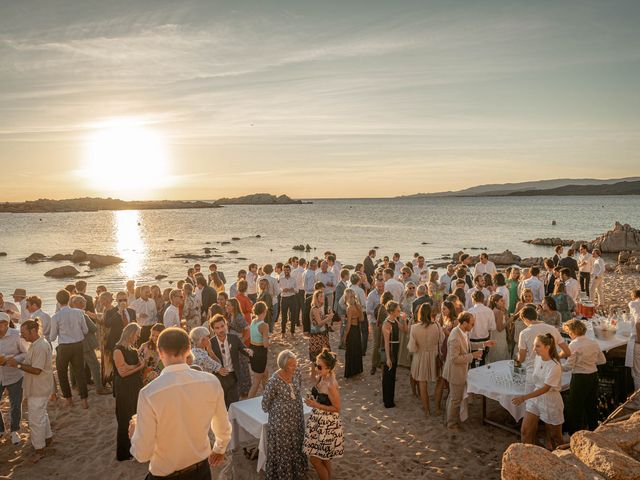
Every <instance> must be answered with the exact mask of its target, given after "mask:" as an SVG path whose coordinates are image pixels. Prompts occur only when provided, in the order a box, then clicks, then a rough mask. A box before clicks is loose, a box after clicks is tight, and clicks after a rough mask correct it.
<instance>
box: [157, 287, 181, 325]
mask: <svg viewBox="0 0 640 480" xmlns="http://www.w3.org/2000/svg"><path fill="white" fill-rule="evenodd" d="M169 301H170V302H171V305H169V306H168V307H167V309H166V310H165V311H164V316H163V317H162V323H164V326H165V327H167V328H169V327H180V323H181V322H180V305H182V302H183V301H184V295H183V294H182V290H178V289H177V288H175V289H173V290H171V293H170V294H169Z"/></svg>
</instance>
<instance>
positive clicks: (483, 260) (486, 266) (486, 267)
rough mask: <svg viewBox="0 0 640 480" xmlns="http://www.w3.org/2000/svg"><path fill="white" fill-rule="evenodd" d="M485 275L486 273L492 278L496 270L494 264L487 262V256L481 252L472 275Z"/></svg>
mask: <svg viewBox="0 0 640 480" xmlns="http://www.w3.org/2000/svg"><path fill="white" fill-rule="evenodd" d="M485 273H488V274H489V275H491V276H492V277H493V276H494V275H495V274H496V273H498V270H496V264H495V263H493V262H492V261H491V260H489V255H487V254H486V253H484V252H483V253H481V254H480V261H479V262H478V263H476V268H475V271H474V273H473V274H474V276H476V275H484V274H485Z"/></svg>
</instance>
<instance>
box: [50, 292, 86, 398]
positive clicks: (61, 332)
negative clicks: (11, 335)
mask: <svg viewBox="0 0 640 480" xmlns="http://www.w3.org/2000/svg"><path fill="white" fill-rule="evenodd" d="M70 298H71V296H70V294H69V292H67V291H66V290H60V291H59V292H58V293H57V294H56V300H57V301H58V304H59V305H60V310H58V312H57V313H55V314H54V315H53V317H51V334H50V337H51V343H54V342H55V341H56V339H57V340H58V349H57V352H56V369H57V370H58V381H59V382H60V390H62V397H63V398H64V399H65V400H66V402H67V405H69V406H72V405H73V400H72V399H71V386H70V385H69V365H71V367H72V368H73V373H74V374H75V376H76V381H77V382H78V388H79V389H80V400H81V404H82V408H85V409H86V408H89V403H88V402H87V398H88V397H89V392H88V390H87V379H86V377H85V375H84V347H83V340H84V336H85V335H86V334H87V333H89V327H87V322H86V321H85V319H84V312H83V311H82V310H79V309H77V308H70V307H69V300H70Z"/></svg>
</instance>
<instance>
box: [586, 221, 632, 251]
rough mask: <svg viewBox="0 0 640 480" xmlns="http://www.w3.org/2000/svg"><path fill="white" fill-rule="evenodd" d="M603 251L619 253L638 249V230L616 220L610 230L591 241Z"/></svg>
mask: <svg viewBox="0 0 640 480" xmlns="http://www.w3.org/2000/svg"><path fill="white" fill-rule="evenodd" d="M591 244H592V245H593V247H594V248H599V249H600V250H601V251H602V252H603V253H619V252H623V251H625V250H640V230H636V229H635V228H633V227H631V226H630V225H629V224H626V223H625V224H624V225H622V224H621V223H620V222H616V224H615V225H614V226H613V229H612V230H609V231H608V232H606V233H603V234H602V235H600V236H599V237H598V238H596V239H595V240H593V241H592V242H591Z"/></svg>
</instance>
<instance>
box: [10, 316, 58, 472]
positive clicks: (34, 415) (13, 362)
mask: <svg viewBox="0 0 640 480" xmlns="http://www.w3.org/2000/svg"><path fill="white" fill-rule="evenodd" d="M39 329H40V325H39V323H38V322H36V321H34V320H25V321H24V322H23V323H22V325H21V327H20V334H21V336H22V338H23V339H24V341H25V342H28V343H30V346H29V350H27V354H26V355H25V357H24V360H23V361H20V360H18V359H17V357H12V358H9V359H8V360H7V365H9V366H11V367H14V368H18V369H19V370H21V371H22V372H24V377H23V383H22V390H23V396H24V398H25V399H26V400H27V406H28V408H29V430H31V444H32V445H33V448H34V450H35V453H36V458H35V460H37V459H40V458H41V457H42V456H43V454H44V447H45V446H47V445H49V444H50V442H51V437H53V432H52V431H51V424H50V423H49V415H48V414H47V404H48V403H49V396H50V395H51V392H53V388H54V384H53V368H52V359H51V354H52V351H51V345H50V344H49V342H48V341H47V340H46V339H45V338H44V337H41V336H40V335H39Z"/></svg>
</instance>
